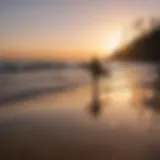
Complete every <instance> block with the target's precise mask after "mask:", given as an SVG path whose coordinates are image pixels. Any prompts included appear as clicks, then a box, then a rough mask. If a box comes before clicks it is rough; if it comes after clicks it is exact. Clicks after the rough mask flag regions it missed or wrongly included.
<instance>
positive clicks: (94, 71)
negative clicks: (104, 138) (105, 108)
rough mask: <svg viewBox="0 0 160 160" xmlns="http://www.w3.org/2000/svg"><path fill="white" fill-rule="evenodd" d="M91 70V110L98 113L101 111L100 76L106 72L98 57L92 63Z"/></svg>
mask: <svg viewBox="0 0 160 160" xmlns="http://www.w3.org/2000/svg"><path fill="white" fill-rule="evenodd" d="M90 72H91V76H92V89H93V90H92V105H91V112H92V113H93V114H94V115H97V114H98V113H99V112H100V87H99V84H100V77H101V76H102V75H105V74H106V71H105V70H104V68H103V67H102V65H101V62H100V60H99V59H98V58H95V57H94V58H93V59H92V61H91V63H90Z"/></svg>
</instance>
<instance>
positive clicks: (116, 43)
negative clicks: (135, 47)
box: [107, 34, 122, 55]
mask: <svg viewBox="0 0 160 160" xmlns="http://www.w3.org/2000/svg"><path fill="white" fill-rule="evenodd" d="M121 42H122V38H121V35H120V34H117V35H113V36H112V37H111V38H110V40H108V43H107V52H108V53H107V54H108V55H112V54H113V53H114V51H115V50H116V49H118V48H119V47H120V46H121Z"/></svg>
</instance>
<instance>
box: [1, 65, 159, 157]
mask: <svg viewBox="0 0 160 160" xmlns="http://www.w3.org/2000/svg"><path fill="white" fill-rule="evenodd" d="M111 71H112V72H111V74H110V76H109V77H105V78H103V79H102V81H101V86H100V87H101V94H100V100H101V101H100V102H99V103H97V104H94V103H93V102H92V97H91V91H92V89H91V88H90V87H81V88H79V89H77V90H73V91H69V92H64V93H61V94H58V95H44V96H41V97H38V98H36V99H32V100H26V101H23V102H17V103H14V104H9V105H6V106H2V107H1V108H0V128H1V129H0V142H1V145H0V155H1V158H2V159H4V160H5V159H38V160H39V159H45V160H47V159H49V160H50V159H60V160H61V159H73V160H81V159H86V160H90V159H93V160H94V159H96V160H106V159H109V160H117V159H118V160H121V159H122V160H125V159H126V160H128V159H131V160H132V159H133V160H150V159H151V160H152V159H160V152H159V148H160V115H159V113H160V108H159V107H160V105H159V100H160V99H159V91H158V84H159V82H158V81H159V80H158V79H159V78H158V74H157V72H156V69H155V66H152V65H135V64H132V65H128V64H127V65H126V64H124V65H122V64H116V65H113V66H111ZM95 107H96V109H95Z"/></svg>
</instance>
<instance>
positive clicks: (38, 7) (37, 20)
mask: <svg viewBox="0 0 160 160" xmlns="http://www.w3.org/2000/svg"><path fill="white" fill-rule="evenodd" d="M159 6H160V1H159V0H152V1H151V0H149V1H146V0H134V1H133V0H0V57H1V58H46V59H47V58H60V57H61V58H83V57H88V55H92V53H99V54H100V53H102V54H104V53H108V52H109V50H111V49H112V48H111V47H112V45H113V44H114V43H115V40H114V38H115V39H116V40H117V39H118V38H119V37H120V38H122V39H123V34H124V32H128V28H130V27H129V26H130V24H131V22H132V21H134V20H135V19H136V18H139V17H144V18H148V17H153V16H156V17H157V16H159V15H160V10H159ZM129 32H131V31H129ZM118 36H119V37H118ZM120 38H119V39H120ZM117 41H118V40H117ZM117 43H118V42H117Z"/></svg>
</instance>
